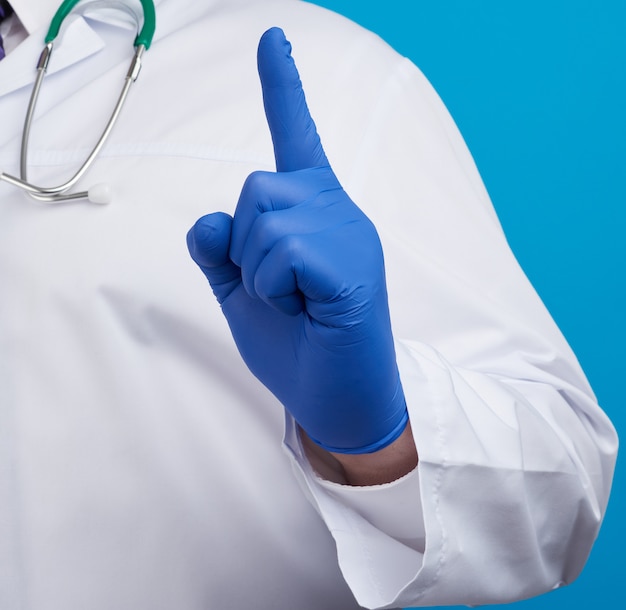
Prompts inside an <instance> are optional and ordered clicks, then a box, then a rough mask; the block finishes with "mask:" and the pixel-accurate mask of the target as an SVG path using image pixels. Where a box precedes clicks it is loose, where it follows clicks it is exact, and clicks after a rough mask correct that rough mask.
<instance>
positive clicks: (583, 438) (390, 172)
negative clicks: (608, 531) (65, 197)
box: [0, 0, 617, 610]
mask: <svg viewBox="0 0 626 610" xmlns="http://www.w3.org/2000/svg"><path fill="white" fill-rule="evenodd" d="M156 4H157V23H158V26H157V34H156V36H155V40H154V43H153V45H152V47H151V48H150V49H149V51H148V53H147V54H146V58H145V65H144V68H143V69H142V73H141V75H140V78H139V80H138V81H137V83H136V85H135V86H134V90H133V92H132V95H131V98H130V99H129V102H128V106H127V108H125V109H124V113H123V114H122V116H121V117H120V122H119V124H118V125H117V126H116V129H115V131H114V133H113V135H112V137H111V140H110V141H109V142H108V143H107V145H106V147H105V149H104V150H103V152H102V154H101V155H100V157H99V158H98V160H97V162H96V163H95V164H94V166H93V169H92V170H91V171H90V173H89V178H88V180H89V181H90V182H92V183H98V182H109V183H110V184H112V185H113V188H114V192H115V195H114V200H113V202H112V203H111V204H110V205H109V206H96V205H93V204H89V203H77V202H68V203H65V204H56V205H52V206H51V205H48V204H42V203H37V202H32V201H30V200H29V199H28V198H27V197H26V196H25V195H23V193H21V192H19V191H17V190H16V189H15V188H14V187H12V186H11V185H9V184H5V183H3V182H0V200H1V203H2V204H1V206H0V231H1V232H2V235H1V238H0V282H1V285H2V287H3V294H2V299H1V300H0V405H2V408H1V409H0V540H2V541H3V543H2V545H0V607H2V608H5V607H6V608H28V609H35V610H40V609H46V610H48V609H55V610H56V609H59V610H60V609H67V608H87V609H90V610H91V609H94V610H99V609H103V610H104V609H109V608H116V609H126V608H128V609H130V608H133V609H136V608H150V609H155V608H156V609H158V608H164V609H165V608H172V607H176V608H182V609H185V610H196V609H198V610H200V609H206V608H243V607H255V608H298V609H308V608H310V609H313V608H316V609H318V608H329V609H333V608H337V609H339V608H341V609H345V608H357V607H359V606H363V607H369V608H395V607H403V606H411V605H439V604H481V603H497V602H504V601H511V600H514V599H520V598H524V597H529V596H532V595H536V594H539V593H542V592H544V591H548V590H550V589H552V588H554V587H558V586H560V585H562V584H565V583H568V582H571V581H572V580H573V579H574V578H575V577H576V576H577V575H578V573H579V572H580V570H581V569H582V567H583V566H584V563H585V560H586V558H587V555H588V553H589V550H590V548H591V545H592V543H593V540H594V539H595V536H596V534H597V531H598V528H599V526H600V523H601V520H602V516H603V514H604V510H605V507H606V503H607V500H608V495H609V491H610V484H611V478H612V471H613V465H614V460H615V453H616V448H617V440H616V437H615V433H614V430H613V428H612V426H611V424H610V422H608V420H607V418H606V416H605V415H604V414H603V413H602V411H601V410H600V408H599V407H598V405H597V404H596V401H595V399H594V396H593V393H592V391H591V389H590V388H589V386H588V384H587V382H586V380H585V377H584V374H583V373H582V371H581V370H580V368H579V366H578V364H577V362H576V359H575V357H574V355H573V354H572V352H571V350H570V349H569V347H568V346H567V343H566V342H565V340H564V339H563V337H562V336H561V334H560V333H559V331H558V329H557V328H556V326H555V325H554V322H553V321H552V320H551V318H550V316H549V315H548V313H547V312H546V311H545V309H544V307H543V305H542V304H541V302H540V301H539V299H538V297H537V296H536V294H535V293H534V291H533V290H532V288H531V287H530V285H529V284H528V282H527V280H526V279H525V277H524V275H523V273H522V272H521V270H520V269H519V267H518V265H517V263H516V261H515V259H514V257H513V256H512V254H511V252H510V250H509V249H508V246H507V244H506V239H505V237H504V235H503V234H502V230H501V228H500V226H499V224H498V221H497V218H496V216H495V214H494V211H493V208H492V206H491V204H490V202H489V199H488V196H487V194H486V193H485V191H484V188H483V186H482V183H481V181H480V178H479V176H478V174H477V172H476V169H475V167H474V165H473V162H472V160H471V157H470V155H469V154H468V152H467V150H466V148H465V146H464V144H463V141H462V139H461V137H460V135H459V134H458V132H457V131H456V129H455V127H454V124H453V122H452V121H451V119H450V117H449V116H448V114H447V112H446V111H445V109H444V108H443V106H442V105H441V102H440V101H439V99H438V98H437V96H436V94H435V93H434V92H433V91H432V89H431V88H430V86H429V85H428V83H427V82H426V81H425V79H424V78H423V76H422V75H421V74H420V73H419V71H418V70H417V69H416V68H415V67H414V66H412V65H411V64H410V63H409V62H407V61H406V60H404V59H402V58H400V57H399V56H398V55H396V54H395V53H394V52H393V51H392V50H390V49H389V48H388V47H387V46H386V45H384V43H382V42H381V41H380V40H379V39H378V38H376V37H374V36H373V35H371V34H369V33H368V32H365V31H363V30H362V29H360V28H358V27H357V26H355V25H354V24H351V23H349V22H347V21H346V20H344V19H343V18H341V17H339V16H337V15H334V14H331V13H328V12H327V11H324V10H322V9H319V8H317V7H314V6H312V5H308V4H306V3H302V2H298V1H295V0H281V1H275V2H261V1H260V0H240V1H238V2H232V1H231V2H224V1H220V0H212V1H209V2H204V3H198V2H192V1H191V0H178V1H174V0H161V2H157V3H156ZM12 6H13V8H14V10H15V15H13V17H11V18H10V20H9V21H8V22H7V21H5V22H4V23H3V24H2V26H0V27H1V28H2V29H1V30H0V33H1V34H2V36H3V39H4V42H5V48H6V50H7V56H6V58H5V59H3V60H2V61H1V62H0V112H1V113H2V114H1V116H2V117H3V119H2V124H3V128H2V131H1V133H0V170H1V171H6V172H9V173H13V174H15V173H19V149H20V138H21V122H22V117H23V116H24V112H25V108H26V104H27V101H28V95H29V84H30V83H31V82H32V79H33V66H34V64H35V62H36V59H37V57H38V55H39V52H40V50H41V47H42V44H43V42H42V41H43V35H44V33H45V29H46V27H47V23H48V21H49V17H50V16H51V15H52V13H53V12H54V11H55V9H56V4H55V3H54V2H50V1H49V0H19V1H18V0H16V1H15V2H12ZM276 24H279V25H280V26H281V27H282V28H283V29H284V31H285V32H287V34H288V35H289V37H290V40H291V41H292V42H293V45H294V54H295V55H296V58H297V60H298V67H299V69H300V71H301V74H302V78H303V81H304V84H305V87H306V91H307V99H308V102H309V105H310V107H311V110H312V113H313V115H314V116H315V120H316V123H317V127H318V128H319V133H320V134H321V140H320V138H319V136H317V132H316V130H315V129H314V124H313V122H312V120H311V119H310V116H309V112H308V109H307V105H306V103H305V100H304V95H303V93H302V90H301V88H300V85H299V79H298V76H297V72H296V69H295V65H294V64H293V61H292V59H291V55H290V46H289V45H288V43H287V42H286V41H285V39H284V37H283V35H282V33H281V31H280V30H277V29H271V30H270V31H269V32H268V33H267V34H265V35H263V33H264V32H266V31H267V30H268V29H269V28H271V27H272V26H274V25H276ZM132 37H133V34H132V32H129V31H128V26H127V23H126V20H125V19H124V18H121V17H120V14H119V12H118V11H114V12H111V11H93V12H92V11H89V12H87V13H86V14H85V15H84V16H80V17H78V18H76V19H74V20H72V21H71V23H70V24H68V25H67V27H66V29H65V31H64V33H63V40H62V45H59V48H58V50H57V51H56V56H55V58H54V59H55V63H54V65H52V64H51V66H50V69H49V76H48V77H47V82H46V84H45V90H44V91H43V92H42V96H41V101H40V104H39V107H38V114H37V117H36V119H35V122H34V125H33V133H32V136H31V145H30V153H29V161H30V171H29V177H31V178H32V179H33V180H34V181H37V182H38V183H41V184H44V185H47V184H55V183H58V182H60V181H61V180H62V179H63V178H64V177H66V176H68V175H71V174H72V172H73V171H75V169H76V167H77V166H78V165H80V163H81V162H82V160H83V159H84V157H85V156H86V154H87V153H88V151H89V149H90V147H91V145H92V143H93V141H94V140H95V139H97V135H98V132H99V131H100V130H101V127H102V120H105V119H106V116H107V114H108V111H109V108H110V106H111V104H112V103H113V101H114V98H115V96H116V94H117V91H118V89H119V82H120V79H121V78H123V76H124V73H125V70H126V65H127V63H128V57H129V54H130V52H131V51H130V43H129V41H130V40H132ZM259 39H260V40H261V43H260V44H259V50H258V62H259V65H258V68H259V73H260V77H261V84H262V89H261V88H259V85H258V82H259V81H258V75H257V65H256V60H255V57H256V54H257V49H256V47H257V44H258V41H259ZM261 91H262V95H261ZM268 124H269V130H268ZM321 141H323V148H322V145H321ZM272 143H273V146H272ZM331 166H332V169H331ZM259 170H262V172H261V173H259ZM348 193H349V195H348ZM354 202H356V204H358V207H357V205H355V203H354ZM224 211H226V213H225V212H224ZM199 217H200V220H199V221H198V222H196V223H195V224H194V222H195V220H196V219H197V218H199ZM191 225H194V226H193V228H192V230H191V231H190V233H189V235H188V244H189V250H190V251H191V254H192V256H193V257H194V259H195V260H196V262H197V263H198V264H199V265H200V267H201V269H202V271H203V272H204V273H205V275H206V276H207V277H208V279H209V281H210V282H211V285H212V287H213V291H214V292H215V295H216V297H217V300H218V301H219V302H220V304H221V308H220V307H218V306H217V305H216V304H215V303H214V302H212V299H211V298H210V295H208V294H207V292H208V291H207V289H206V285H205V283H204V282H202V281H200V279H201V278H200V277H198V273H197V271H196V269H194V268H193V265H192V263H191V262H190V261H189V256H188V252H187V248H186V247H185V243H184V236H185V234H186V233H187V231H188V229H189V227H190V226H191ZM374 227H375V229H374ZM383 251H384V260H385V263H384V267H383V262H382V260H383V259H382V252H383ZM220 309H221V311H220ZM222 311H223V313H224V314H225V315H224V316H222ZM233 337H234V339H235V341H234V342H233ZM242 356H243V358H242ZM250 370H251V371H252V373H253V375H251V374H250ZM409 422H410V423H409ZM418 459H419V462H418V465H417V467H416V462H417V460H418Z"/></svg>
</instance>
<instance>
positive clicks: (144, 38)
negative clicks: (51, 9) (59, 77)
mask: <svg viewBox="0 0 626 610" xmlns="http://www.w3.org/2000/svg"><path fill="white" fill-rule="evenodd" d="M79 2H80V0H64V1H63V3H62V4H61V6H60V7H59V8H58V9H57V12H56V13H55V15H54V17H53V18H52V21H51V22H50V28H49V29H48V33H47V34H46V44H48V43H49V42H52V41H53V40H54V39H55V38H56V37H57V35H58V33H59V30H60V29H61V24H62V23H63V21H64V20H65V18H66V17H67V16H68V15H69V14H70V13H71V12H72V9H73V8H74V7H75V6H76V5H77V4H78V3H79ZM140 2H141V7H142V9H143V27H142V28H141V31H140V32H139V34H138V35H137V38H135V46H136V47H138V46H139V45H143V47H144V48H145V49H146V50H148V49H149V48H150V45H151V44H152V38H153V37H154V30H155V28H156V15H155V10H154V3H153V2H152V0H140Z"/></svg>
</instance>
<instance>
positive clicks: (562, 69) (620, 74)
mask: <svg viewBox="0 0 626 610" xmlns="http://www.w3.org/2000/svg"><path fill="white" fill-rule="evenodd" d="M315 4H320V5H322V6H325V7H327V8H330V9H332V10H335V11H337V12H339V13H342V14H344V15H346V16H348V17H350V18H352V19H353V20H354V21H357V22H358V23H360V24H362V25H364V26H365V27H367V28H368V29H370V30H373V31H374V32H376V33H378V34H379V35H381V36H382V37H383V38H384V39H385V40H386V41H387V42H389V43H390V44H391V45H392V46H393V47H394V48H395V49H396V50H398V51H399V52H400V53H402V54H403V55H406V56H408V57H410V58H411V59H412V60H413V62H414V63H416V64H417V65H418V66H419V67H420V68H421V69H422V71H423V72H424V73H425V74H426V76H427V77H428V78H429V79H430V81H431V82H432V83H433V84H434V86H435V88H436V89H437V90H438V92H439V94H440V95H441V97H442V98H443V100H444V102H445V103H446V105H447V106H448V108H449V110H450V112H451V113H452V116H453V117H454V118H455V120H456V122H457V124H458V125H459V127H460V129H461V132H462V133H463V135H464V136H465V139H466V141H467V143H468V145H469V148H470V150H471V151H472V153H473V155H474V158H475V160H476V163H477V165H478V168H479V170H480V172H481V174H482V176H483V179H484V181H485V183H486V185H487V189H488V190H489V192H490V194H491V197H492V200H493V203H494V205H495V207H496V210H497V212H498V215H499V216H500V219H501V221H502V224H503V225H504V229H505V231H506V233H507V236H508V238H509V242H510V244H511V247H512V248H513V251H514V252H515V254H516V255H517V258H518V260H519V261H520V263H521V265H522V267H523V268H524V269H525V271H526V273H527V275H528V276H529V277H530V279H531V281H532V282H533V284H534V285H535V287H536V289H537V290H538V292H539V294H540V295H541V297H542V298H543V300H544V302H545V303H546V305H547V306H548V308H549V309H550V311H551V312H552V315H553V316H554V318H555V319H556V321H557V322H558V324H559V325H560V327H561V329H562V331H563V332H564V333H565V335H566V337H567V338H568V340H569V342H570V344H571V345H572V347H573V348H574V350H575V352H576V353H577V355H578V358H579V360H580V362H581V364H582V365H583V368H584V369H585V371H586V373H587V376H588V377H589V380H590V382H591V384H592V386H593V387H594V389H595V392H596V394H597V396H598V399H599V401H600V404H601V405H602V406H603V407H604V409H605V411H606V412H607V413H608V414H609V416H610V417H611V419H612V420H613V422H614V424H615V425H616V427H617V429H618V432H621V433H622V434H621V436H623V431H624V430H626V414H625V412H624V398H623V394H624V390H623V388H624V385H625V382H626V372H625V368H626V367H625V365H626V358H625V357H624V353H625V351H626V332H625V324H624V310H625V298H624V296H625V292H626V290H625V287H626V281H625V272H624V267H625V264H626V236H625V234H626V230H625V229H626V181H625V178H626V144H625V143H626V120H625V114H626V42H625V40H626V1H624V0H597V1H596V2H593V1H592V0H586V1H583V0H567V1H566V0H523V1H518V0H385V2H370V1H364V0H363V1H345V0H319V1H317V2H315ZM321 44H323V41H321ZM624 459H625V458H624V456H623V455H622V456H621V457H620V459H619V460H618V466H617V471H616V477H615V482H614V486H613V495H612V498H611V502H610V504H609V510H608V513H607V516H606V519H605V523H604V526H603V529H602V531H601V532H600V536H599V539H598V541H597V543H596V546H595V548H594V550H593V552H592V555H591V558H590V560H589V562H588V564H587V567H586V568H585V570H584V571H583V573H582V575H581V576H580V578H579V579H578V580H577V581H576V582H575V583H574V584H572V585H571V586H569V587H566V588H564V589H561V590H558V591H555V592H553V593H550V594H548V595H544V596H542V597H539V598H537V599H534V600H529V601H524V602H519V603H517V604H516V605H515V607H516V608H520V609H528V610H539V609H544V608H545V609H547V608H550V610H560V609H561V608H563V609H564V608H568V610H571V609H572V608H575V609H577V608H590V607H593V606H595V605H601V606H603V607H606V608H620V609H621V608H624V607H626V603H625V602H626V595H625V594H624V572H625V569H626V559H625V555H626V551H625V550H624V546H625V545H626V536H625V530H626V528H625V527H624V521H625V520H626V490H625V489H624V483H625V476H626V475H625V472H624Z"/></svg>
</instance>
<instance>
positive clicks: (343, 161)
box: [286, 42, 617, 608]
mask: <svg viewBox="0 0 626 610" xmlns="http://www.w3.org/2000/svg"><path fill="white" fill-rule="evenodd" d="M381 49H382V43H380V44H379V43H378V42H373V43H372V44H371V46H370V48H369V50H368V51H363V50H362V51H363V52H362V53H361V55H362V56H363V57H365V59H364V62H365V63H366V64H367V66H366V67H365V68H364V69H363V70H364V73H365V71H367V79H366V84H359V82H365V81H364V80H363V79H362V76H363V75H361V76H359V72H358V70H355V66H354V65H352V66H351V67H350V69H351V77H350V78H352V79H353V81H352V82H351V84H350V86H348V85H344V86H345V90H344V91H343V97H344V98H345V97H348V98H349V100H351V101H349V102H346V103H345V104H344V106H343V107H342V108H341V109H337V108H335V109H334V110H333V111H332V112H329V113H328V114H325V112H324V108H323V104H320V106H321V110H322V112H321V113H320V114H321V116H322V120H321V122H320V121H318V125H319V126H320V131H321V133H322V138H323V139H324V133H325V132H324V129H325V128H326V131H327V132H331V138H330V139H331V144H330V147H329V145H328V143H327V142H326V147H327V150H329V149H330V158H331V163H333V164H334V165H335V167H336V169H338V174H339V175H340V178H341V180H342V182H343V183H344V186H345V187H346V189H347V190H348V192H349V193H350V195H351V196H352V198H353V199H354V200H355V201H356V202H357V204H358V205H360V206H361V207H362V208H363V209H364V210H365V211H366V213H367V214H368V215H369V216H370V218H371V219H372V220H373V221H374V223H375V225H376V226H377V228H378V231H379V233H380V236H381V239H382V242H383V247H384V250H385V259H386V269H387V276H388V289H389V295H390V308H391V313H392V322H393V327H394V335H395V338H396V352H397V359H398V365H399V368H400V373H401V378H402V383H403V386H404V390H405V394H406V397H407V402H408V408H409V413H410V419H411V424H412V428H413V434H414V437H415V441H416V445H417V451H418V454H419V465H418V468H417V469H416V470H415V471H414V472H413V473H410V474H409V475H407V476H406V477H404V478H403V479H401V480H399V481H396V482H395V483H392V484H389V485H383V486H379V487H373V488H347V487H342V486H340V485H336V484H334V483H329V482H327V481H323V480H321V479H320V478H319V477H318V476H317V475H316V474H315V473H314V472H313V471H312V469H311V467H310V466H309V465H308V463H307V462H306V459H305V458H304V457H303V453H302V450H301V447H300V445H299V442H298V438H297V434H296V432H295V428H294V426H293V423H292V422H290V421H289V420H288V422H287V434H286V446H287V448H288V453H289V455H290V456H291V457H292V460H293V464H294V469H295V471H296V476H297V477H298V479H299V481H300V482H301V484H302V487H303V489H304V490H305V493H306V494H307V495H308V497H309V498H310V500H311V501H312V503H313V504H314V505H315V506H316V508H317V510H318V512H319V513H320V515H321V516H322V518H323V519H324V520H325V522H326V524H327V525H328V527H329V529H330V530H331V532H332V534H333V536H334V538H335V541H336V544H337V551H338V558H339V563H340V566H341V569H342V572H343V574H344V577H345V578H346V580H347V582H348V584H349V585H350V587H351V588H352V591H353V592H354V594H355V596H356V598H357V600H358V602H359V603H360V604H361V605H363V606H364V607H366V608H396V607H409V606H428V605H454V604H463V605H475V604H492V603H504V602H510V601H514V600H518V599H524V598H527V597H531V596H534V595H538V594H540V593H543V592H545V591H549V590H551V589H554V588H557V587H559V586H562V585H564V584H567V583H569V582H571V581H572V580H573V579H575V578H576V577H577V575H578V574H579V573H580V571H581V569H582V568H583V566H584V564H585V561H586V559H587V557H588V554H589V552H590V549H591V546H592V544H593V542H594V540H595V538H596V536H597V533H598V529H599V527H600V524H601V521H602V518H603V515H604V511H605V508H606V504H607V501H608V497H609V492H610V487H611V481H612V475H613V469H614V464H615V457H616V452H617V437H616V434H615V431H614V429H613V427H612V425H611V423H610V421H609V420H608V418H607V417H606V415H605V414H604V413H603V411H602V410H601V409H600V407H599V406H598V405H597V403H596V399H595V397H594V395H593V392H592V390H591V389H590V387H589V385H588V383H587V380H586V378H585V376H584V374H583V372H582V370H581V368H580V366H579V364H578V362H577V359H576V357H575V355H574V354H573V353H572V351H571V350H570V348H569V346H568V344H567V342H566V341H565V339H564V338H563V336H562V335H561V333H560V332H559V330H558V328H557V327H556V325H555V323H554V321H553V320H552V318H551V316H550V315H549V313H548V312H547V310H546V308H545V307H544V305H543V304H542V302H541V300H540V299H539V297H538V296H537V294H536V293H535V291H534V289H533V288H532V286H531V285H530V283H529V282H528V280H527V278H526V277H525V275H524V273H523V271H522V270H521V268H520V266H519V265H518V263H517V261H516V259H515V257H514V255H513V254H512V252H511V250H510V248H509V246H508V244H507V241H506V238H505V236H504V233H503V231H502V228H501V226H500V224H499V222H498V219H497V216H496V213H495V211H494V208H493V206H492V204H491V202H490V200H489V197H488V195H487V192H486V190H485V188H484V186H483V184H482V181H481V179H480V176H479V174H478V172H477V170H476V167H475V165H474V162H473V160H472V157H471V155H470V153H469V152H468V150H467V148H466V146H465V144H464V142H463V140H462V138H461V136H460V134H459V132H458V130H457V128H456V126H455V125H454V122H453V121H452V119H451V118H450V116H449V114H448V112H447V110H446V109H445V107H444V106H443V104H442V102H441V101H440V99H439V98H438V96H437V94H436V93H435V92H434V91H433V89H432V87H431V86H430V84H429V83H428V82H427V80H426V79H425V78H424V76H423V75H422V74H421V73H420V72H419V70H418V69H417V68H416V67H415V66H414V65H412V64H411V63H410V62H408V61H407V60H404V59H401V58H399V57H397V56H395V54H391V53H390V52H388V51H385V50H382V52H381ZM368 53H371V60H368V58H367V54H368ZM381 55H382V56H384V59H380V57H381ZM346 78H348V77H346ZM359 78H361V79H362V80H361V81H359ZM338 80H339V78H338V77H337V75H336V74H335V81H338ZM305 87H306V81H305ZM364 88H367V91H365V90H364ZM373 90H376V91H377V94H376V95H375V96H374V97H372V96H371V91H373ZM338 97H339V96H338ZM370 98H371V99H372V101H371V103H369V102H367V100H368V99H370ZM357 99H359V100H360V102H359V103H358V104H357V103H355V102H354V100H357ZM363 100H366V101H365V102H364V101H363ZM351 104H352V106H350V105H351ZM365 109H366V110H365ZM313 112H314V115H315V109H313ZM340 112H344V113H347V114H349V118H348V119H346V120H345V121H344V122H343V123H341V121H340V119H339V118H338V116H339V113H340ZM360 112H362V113H363V117H362V120H360V121H359V118H358V117H359V113H360ZM315 116H316V115H315ZM340 123H341V124H342V135H343V136H344V137H346V133H345V132H346V131H347V132H348V136H347V137H348V138H352V139H353V140H356V141H357V142H358V146H355V147H354V149H352V150H349V149H347V148H342V147H343V146H344V145H343V144H341V143H340V141H339V140H340V139H339V137H337V145H336V147H335V148H333V142H332V140H333V138H334V136H333V135H332V133H333V130H334V129H335V127H337V126H338V125H339V124H340ZM333 154H334V157H333ZM511 188H514V185H512V186H511Z"/></svg>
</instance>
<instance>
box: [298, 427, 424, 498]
mask: <svg viewBox="0 0 626 610" xmlns="http://www.w3.org/2000/svg"><path fill="white" fill-rule="evenodd" d="M300 437H301V439H302V446H303V448H304V451H305V454H306V456H307V459H308V460H309V462H310V463H311V465H312V466H313V468H314V470H315V471H316V472H317V474H318V475H319V476H321V477H322V478H324V479H327V480H329V481H333V482H334V483H339V484H343V485H354V486H370V485H383V484H385V483H391V482H392V481H395V480H397V479H399V478H401V477H403V476H405V475H406V474H408V473H409V472H411V471H412V470H414V469H415V468H416V467H417V463H418V455H417V449H416V447H415V441H414V440H413V433H412V431H411V424H410V422H409V423H407V425H406V426H405V428H404V430H403V432H402V434H400V436H398V438H397V439H396V440H395V441H394V442H393V443H391V444H389V445H387V446H386V447H384V448H382V449H380V450H378V451H375V452H373V453H361V454H347V453H333V452H330V451H326V450H325V449H323V448H322V447H320V446H319V445H318V444H317V443H315V442H314V441H313V440H311V438H310V437H309V436H308V435H307V434H306V432H305V431H304V430H302V429H300Z"/></svg>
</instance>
